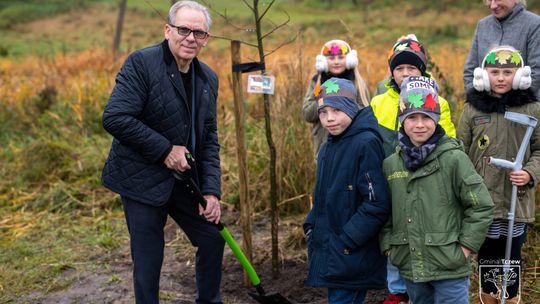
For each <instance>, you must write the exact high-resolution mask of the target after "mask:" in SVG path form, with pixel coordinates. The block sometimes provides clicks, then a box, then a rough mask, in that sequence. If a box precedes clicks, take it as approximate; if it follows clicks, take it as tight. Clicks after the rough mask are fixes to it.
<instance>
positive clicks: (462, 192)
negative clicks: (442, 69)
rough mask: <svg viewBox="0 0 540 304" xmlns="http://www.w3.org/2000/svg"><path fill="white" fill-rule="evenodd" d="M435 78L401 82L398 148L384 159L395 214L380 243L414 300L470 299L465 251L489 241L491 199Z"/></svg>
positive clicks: (416, 303) (417, 302) (417, 303)
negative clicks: (452, 129) (446, 121)
mask: <svg viewBox="0 0 540 304" xmlns="http://www.w3.org/2000/svg"><path fill="white" fill-rule="evenodd" d="M439 118H440V103H439V98H438V86H437V84H436V82H435V81H434V80H433V79H431V78H428V77H424V76H411V77H408V78H406V79H405V80H404V81H403V84H402V85H401V93H400V105H399V121H400V123H401V124H402V126H401V128H400V130H399V134H398V135H399V138H398V145H399V147H398V149H396V152H395V153H394V154H392V155H391V156H390V157H388V158H387V159H385V161H384V165H383V170H384V174H385V176H386V180H387V182H388V186H389V189H390V197H391V201H392V217H391V219H390V220H389V221H388V223H387V224H386V225H385V227H384V229H383V231H382V232H381V250H382V251H383V252H385V253H386V254H387V255H388V256H389V257H390V260H391V261H392V263H393V264H394V265H396V266H397V267H398V269H399V273H400V274H401V276H402V277H403V278H404V281H405V283H406V286H407V292H408V294H409V296H410V298H411V300H412V302H413V303H414V304H423V303H453V304H459V303H464V304H466V303H469V297H468V290H469V284H470V283H469V272H470V265H469V260H468V257H469V255H470V253H471V252H476V251H477V250H478V249H479V248H480V245H481V244H482V242H483V240H484V235H485V233H486V231H487V229H488V227H489V224H490V223H491V220H492V215H493V202H492V200H491V198H490V196H489V193H488V192H487V189H486V186H485V185H484V184H483V183H482V178H481V177H480V176H479V175H478V174H477V173H476V171H475V170H474V166H473V164H472V163H471V161H470V160H469V159H468V158H467V157H466V154H465V153H464V152H463V150H462V149H461V145H460V143H459V142H458V141H457V140H455V139H453V138H450V137H448V136H447V135H446V134H445V131H444V129H443V128H442V127H441V126H440V125H439V124H438V122H439Z"/></svg>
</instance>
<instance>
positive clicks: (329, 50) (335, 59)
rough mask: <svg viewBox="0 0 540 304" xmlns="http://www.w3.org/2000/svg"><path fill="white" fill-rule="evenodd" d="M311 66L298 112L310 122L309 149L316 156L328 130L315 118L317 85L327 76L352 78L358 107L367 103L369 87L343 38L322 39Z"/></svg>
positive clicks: (356, 57)
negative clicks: (311, 147)
mask: <svg viewBox="0 0 540 304" xmlns="http://www.w3.org/2000/svg"><path fill="white" fill-rule="evenodd" d="M315 68H316V70H317V74H316V75H315V76H313V78H312V79H311V82H310V84H309V88H308V91H307V94H306V97H305V98H304V105H303V106H302V114H303V115H304V119H305V120H306V121H307V122H309V123H311V124H313V152H314V153H315V157H317V153H319V149H320V148H321V145H322V144H323V143H324V142H325V141H326V138H327V137H328V131H326V129H324V128H323V127H322V126H321V123H320V122H319V113H318V111H317V107H318V105H317V99H316V98H315V94H314V92H315V90H320V85H321V84H322V83H324V82H325V81H326V80H328V79H330V78H331V77H338V78H343V79H348V80H350V81H352V82H355V85H356V90H357V92H358V93H357V96H358V97H357V103H358V104H359V106H360V107H364V106H368V105H369V90H368V88H367V85H366V83H365V81H364V79H363V78H362V75H360V72H359V71H358V55H357V52H356V50H353V49H351V47H350V45H349V44H348V43H347V42H345V41H343V40H330V41H328V42H326V43H325V44H324V45H323V47H322V49H321V53H320V54H319V55H317V57H316V62H315Z"/></svg>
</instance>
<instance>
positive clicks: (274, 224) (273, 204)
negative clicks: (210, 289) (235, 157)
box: [253, 0, 279, 278]
mask: <svg viewBox="0 0 540 304" xmlns="http://www.w3.org/2000/svg"><path fill="white" fill-rule="evenodd" d="M253 13H254V14H255V25H256V29H257V46H258V49H259V58H260V62H261V64H263V65H264V64H265V63H264V45H263V38H262V33H261V22H260V20H259V1H258V0H253ZM262 74H263V75H265V74H266V70H262ZM263 101H264V121H265V128H266V141H267V143H268V149H269V151H270V213H271V214H270V217H271V234H272V275H273V277H274V278H278V277H279V267H278V223H279V218H278V215H279V211H278V206H277V200H278V197H277V196H278V184H277V177H276V146H275V145H274V140H273V139H272V121H271V115H270V96H269V95H268V94H263Z"/></svg>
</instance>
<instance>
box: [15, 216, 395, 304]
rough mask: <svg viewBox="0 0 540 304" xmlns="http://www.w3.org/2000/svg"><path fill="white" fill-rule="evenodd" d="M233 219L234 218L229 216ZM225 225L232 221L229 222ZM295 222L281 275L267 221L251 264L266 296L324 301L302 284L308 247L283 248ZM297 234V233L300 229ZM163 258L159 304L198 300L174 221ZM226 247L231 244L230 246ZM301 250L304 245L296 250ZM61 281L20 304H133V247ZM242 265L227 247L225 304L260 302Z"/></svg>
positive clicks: (322, 293) (286, 230) (377, 297)
mask: <svg viewBox="0 0 540 304" xmlns="http://www.w3.org/2000/svg"><path fill="white" fill-rule="evenodd" d="M229 217H231V216H229ZM224 222H228V221H227V220H225V221H224ZM295 227H296V228H298V227H299V225H298V224H297V223H296V224H292V225H291V224H290V223H289V224H287V223H286V224H283V225H282V226H281V227H280V239H281V240H280V276H279V278H278V279H273V278H272V273H271V253H270V246H269V244H270V233H269V229H268V223H258V224H257V225H255V226H254V232H253V248H254V250H253V252H254V257H253V261H252V264H253V266H254V267H255V269H256V271H257V273H258V275H259V276H260V278H261V282H262V286H263V287H264V289H265V290H266V292H267V293H275V292H277V293H280V294H281V295H283V296H284V297H285V298H287V299H288V300H289V301H291V302H292V303H313V304H319V303H321V304H322V303H326V302H327V301H326V290H325V289H322V288H311V287H308V286H306V285H305V284H304V280H305V277H306V274H307V264H306V254H305V247H304V248H296V249H292V250H291V249H290V248H281V247H283V245H282V244H283V242H284V240H285V239H286V238H287V237H289V238H290V232H291V231H295ZM228 229H229V230H230V231H231V233H232V234H233V236H234V237H235V238H236V240H237V241H238V242H239V241H240V235H241V233H240V231H239V228H238V225H230V226H228ZM296 231H297V230H296ZM166 242H167V243H166V248H165V259H164V262H163V267H162V273H161V282H160V285H161V291H160V292H161V295H160V298H161V303H178V304H184V303H194V299H195V274H194V273H195V263H194V256H195V249H194V248H193V247H192V246H191V244H190V243H189V242H188V241H187V238H185V236H184V234H183V232H181V231H180V230H179V228H178V226H177V225H176V223H174V221H172V220H169V221H168V223H167V226H166ZM226 246H227V245H226ZM298 247H303V246H298ZM63 279H65V280H66V281H68V282H70V284H68V286H67V287H66V288H64V289H62V290H58V291H53V292H36V293H33V294H30V295H27V296H25V297H23V298H21V299H19V300H17V301H16V303H43V304H49V303H51V304H52V303H55V304H56V303H114V304H121V303H134V302H135V300H134V295H133V285H132V284H133V281H132V265H131V257H130V254H129V243H128V242H126V243H125V244H122V246H120V248H118V249H116V250H114V251H113V252H111V253H110V254H109V255H108V256H103V257H100V258H98V259H97V260H95V261H93V262H92V263H91V264H90V266H89V265H88V264H86V263H84V264H81V265H80V267H79V266H77V265H74V266H73V268H69V269H66V270H65V272H64V274H63ZM244 282H245V281H244V275H243V271H242V268H241V265H240V264H239V263H238V262H237V260H236V258H235V257H234V254H233V253H232V252H231V250H230V249H229V248H226V249H225V256H224V260H223V271H222V284H221V291H222V297H223V302H224V303H225V304H237V303H242V304H243V303H257V302H255V301H254V300H253V299H252V298H251V297H250V296H249V295H248V292H253V293H255V289H254V288H253V287H251V285H250V284H246V283H244ZM386 294H387V292H386V290H373V291H370V292H369V293H368V296H367V298H366V301H365V303H367V304H369V303H382V301H383V299H384V297H385V296H386Z"/></svg>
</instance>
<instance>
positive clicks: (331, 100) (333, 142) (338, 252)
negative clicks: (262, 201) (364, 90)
mask: <svg viewBox="0 0 540 304" xmlns="http://www.w3.org/2000/svg"><path fill="white" fill-rule="evenodd" d="M356 94H357V93H356V88H355V87H354V85H353V83H352V82H351V81H349V80H345V79H341V78H330V79H329V80H327V81H326V82H324V84H323V85H322V86H321V90H320V95H319V96H318V97H319V100H318V110H319V117H320V121H321V124H322V126H323V127H324V128H326V129H327V130H328V132H329V136H328V141H327V142H326V143H325V144H324V145H323V146H322V148H321V150H320V152H319V155H318V157H317V182H316V185H315V202H314V205H313V209H312V210H311V211H310V212H309V214H308V216H307V218H306V220H305V223H304V231H305V233H306V236H307V237H308V256H309V273H308V278H307V280H306V284H308V285H310V286H314V287H326V288H328V303H351V304H357V303H363V301H364V297H365V295H366V291H367V289H372V288H381V287H383V286H384V282H385V274H386V269H385V264H386V260H385V258H384V256H383V255H381V253H380V252H379V250H378V246H379V243H378V240H377V237H376V236H377V235H378V233H379V231H380V229H381V228H382V226H383V225H384V223H385V222H386V221H387V219H388V216H389V212H390V202H389V199H388V192H387V187H386V182H385V180H384V177H383V175H382V161H383V157H384V152H383V149H382V141H381V138H380V135H379V133H378V132H377V120H376V119H375V116H373V112H372V111H371V107H365V108H363V109H358V105H357V103H356V97H357V96H356Z"/></svg>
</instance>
